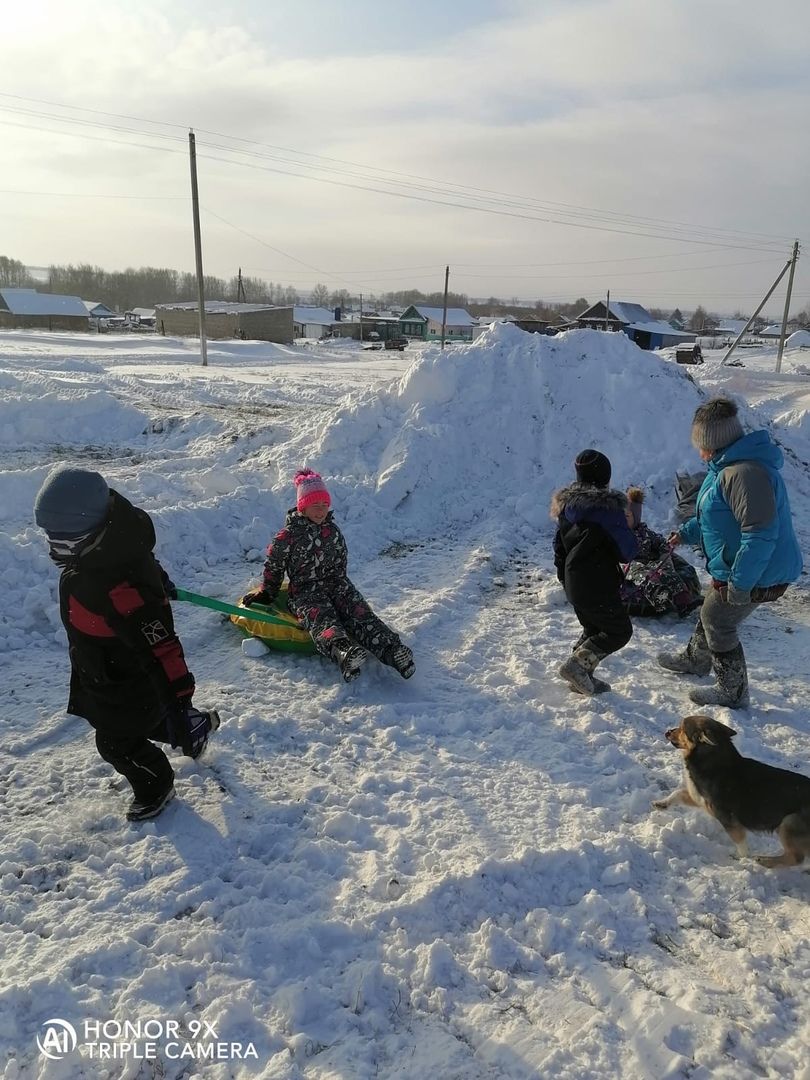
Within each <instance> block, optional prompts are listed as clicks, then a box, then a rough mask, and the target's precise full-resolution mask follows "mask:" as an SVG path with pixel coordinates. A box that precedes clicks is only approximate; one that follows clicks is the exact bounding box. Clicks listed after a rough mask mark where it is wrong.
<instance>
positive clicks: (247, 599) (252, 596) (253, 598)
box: [242, 589, 271, 607]
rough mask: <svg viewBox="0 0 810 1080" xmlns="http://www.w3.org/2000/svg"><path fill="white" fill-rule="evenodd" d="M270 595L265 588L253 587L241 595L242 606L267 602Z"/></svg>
mask: <svg viewBox="0 0 810 1080" xmlns="http://www.w3.org/2000/svg"><path fill="white" fill-rule="evenodd" d="M270 602H271V601H270V595H269V593H268V592H267V590H266V589H253V590H252V591H251V592H249V593H245V595H244V596H243V597H242V604H243V605H244V607H252V606H253V605H254V604H269V603H270Z"/></svg>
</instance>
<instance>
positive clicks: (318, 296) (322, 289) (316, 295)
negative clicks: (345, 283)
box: [309, 284, 329, 307]
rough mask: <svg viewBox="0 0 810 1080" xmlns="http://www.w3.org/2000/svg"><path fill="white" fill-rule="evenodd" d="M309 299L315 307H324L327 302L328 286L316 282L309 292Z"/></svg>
mask: <svg viewBox="0 0 810 1080" xmlns="http://www.w3.org/2000/svg"><path fill="white" fill-rule="evenodd" d="M309 299H310V301H311V302H312V303H313V304H314V305H315V307H326V306H327V304H328V303H329V288H328V286H326V285H321V284H318V285H316V286H315V288H314V289H313V290H312V292H311V293H310V294H309Z"/></svg>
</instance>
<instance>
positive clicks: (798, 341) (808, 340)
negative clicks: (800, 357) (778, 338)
mask: <svg viewBox="0 0 810 1080" xmlns="http://www.w3.org/2000/svg"><path fill="white" fill-rule="evenodd" d="M785 348H786V349H810V330H797V331H796V332H795V333H793V334H791V335H790V337H789V338H788V339H787V341H785Z"/></svg>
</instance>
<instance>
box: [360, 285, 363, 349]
mask: <svg viewBox="0 0 810 1080" xmlns="http://www.w3.org/2000/svg"><path fill="white" fill-rule="evenodd" d="M360 340H361V341H362V340H363V294H362V293H360Z"/></svg>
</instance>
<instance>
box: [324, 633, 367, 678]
mask: <svg viewBox="0 0 810 1080" xmlns="http://www.w3.org/2000/svg"><path fill="white" fill-rule="evenodd" d="M332 659H333V660H334V661H335V663H336V664H337V666H338V667H339V668H340V674H341V675H342V676H343V681H344V682H352V681H353V680H354V679H356V678H357V676H358V675H359V674H360V668H361V667H362V666H363V664H365V662H366V660H368V653H367V652H366V650H365V649H364V648H363V647H362V646H361V645H355V644H354V643H353V642H351V641H350V640H349V639H348V638H339V639H338V640H337V641H335V642H334V643H333V644H332Z"/></svg>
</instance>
